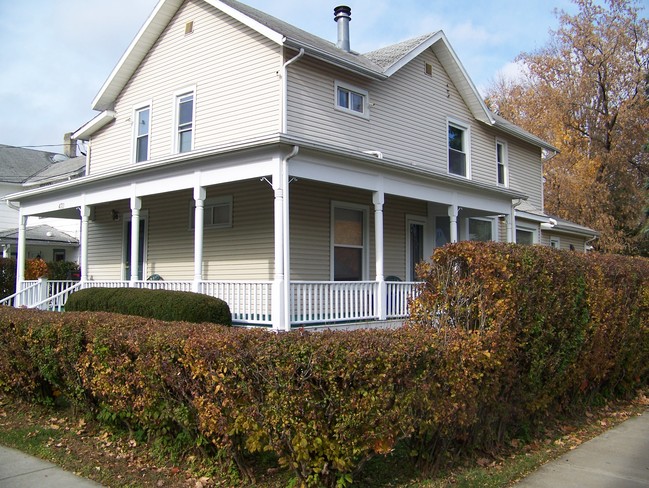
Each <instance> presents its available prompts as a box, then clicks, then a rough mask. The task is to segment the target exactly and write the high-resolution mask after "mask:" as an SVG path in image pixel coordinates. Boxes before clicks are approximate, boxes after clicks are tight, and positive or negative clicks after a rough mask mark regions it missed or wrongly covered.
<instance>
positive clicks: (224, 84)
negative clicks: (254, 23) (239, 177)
mask: <svg viewBox="0 0 649 488" xmlns="http://www.w3.org/2000/svg"><path fill="white" fill-rule="evenodd" d="M188 21H193V26H194V27H193V33H192V34H191V35H188V36H186V35H185V24H186V23H187V22H188ZM280 63H281V51H280V48H279V47H278V46H277V45H275V44H274V43H273V42H272V41H270V40H268V39H267V38H265V37H263V36H262V35H261V34H258V33H256V32H255V31H253V30H252V29H249V28H247V27H245V26H243V24H241V23H239V22H238V21H235V20H234V19H232V18H230V17H228V16H226V15H224V14H223V13H221V12H220V11H219V10H217V9H215V8H213V7H211V6H209V5H208V4H206V3H204V2H200V1H198V0H189V1H188V2H186V3H185V4H184V5H183V6H182V7H181V8H180V9H179V11H178V13H177V14H176V16H175V17H174V18H173V20H172V21H171V23H170V24H169V25H168V26H167V28H166V29H165V31H164V32H163V33H162V34H161V35H160V38H159V39H158V41H157V42H156V44H155V45H154V46H153V48H152V49H151V51H150V52H149V54H148V55H147V56H146V58H145V59H144V60H143V62H142V63H141V65H140V67H139V68H138V70H137V71H136V72H135V74H134V75H133V77H132V78H131V80H130V81H129V83H128V84H127V85H126V87H125V88H124V90H123V92H122V94H121V95H120V96H119V97H118V99H117V100H116V104H115V111H116V113H117V118H116V120H115V121H114V122H112V123H111V124H109V125H107V126H106V127H104V128H103V129H102V130H100V131H99V132H98V133H97V134H96V135H95V136H93V138H92V152H91V161H90V173H91V174H95V173H99V172H103V171H108V170H111V169H116V168H123V167H124V165H125V163H127V162H129V161H131V160H132V159H131V158H129V151H130V150H131V147H132V144H131V134H132V121H131V110H130V107H132V106H133V105H134V104H136V103H138V102H140V101H142V100H147V99H152V100H153V105H154V106H155V118H154V119H153V120H152V125H151V146H150V157H149V159H150V160H156V159H159V158H162V157H166V156H169V155H170V154H173V152H174V147H173V140H174V135H173V134H174V133H175V131H176V128H175V120H174V104H173V103H172V101H171V100H173V98H172V97H173V96H174V94H176V93H178V91H179V90H182V89H183V88H185V87H188V86H196V96H197V99H196V101H197V102H198V103H197V104H196V106H195V117H194V134H193V136H194V141H193V142H194V145H193V149H195V150H200V149H205V148H209V147H213V146H218V145H221V144H226V143H228V142H231V141H241V140H246V139H254V138H256V137H261V136H266V135H269V134H271V133H275V132H277V128H278V127H279V109H280V86H281V85H280V80H279V78H278V77H277V70H278V67H279V66H280Z"/></svg>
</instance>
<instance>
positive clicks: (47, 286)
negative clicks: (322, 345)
mask: <svg viewBox="0 0 649 488" xmlns="http://www.w3.org/2000/svg"><path fill="white" fill-rule="evenodd" d="M272 285H273V283H272V282H271V281H203V282H201V283H200V284H199V292H200V293H204V294H206V295H210V296H214V297H218V298H220V299H222V300H224V301H225V302H226V303H227V304H228V305H229V307H230V311H231V312H232V319H233V321H235V322H237V323H242V324H250V325H266V326H268V325H271V324H272V316H271V314H272ZM416 285H417V284H416V283H412V282H386V283H385V291H386V293H385V295H383V296H380V286H379V283H378V282H375V281H353V282H321V281H292V282H291V287H290V297H289V298H290V320H291V324H292V325H308V324H316V323H340V322H358V321H364V320H375V319H379V318H380V317H379V310H380V308H381V307H379V305H380V304H381V303H382V304H383V310H384V311H385V317H386V319H390V320H394V319H400V318H404V317H406V316H407V315H408V304H409V299H410V298H411V297H412V296H414V295H415V294H416V292H417V288H416ZM90 287H123V288H128V287H137V288H148V289H165V290H176V291H192V290H193V289H194V282H193V281H136V282H129V281H121V280H105V281H83V282H77V281H48V280H38V281H25V282H23V284H22V290H21V291H20V292H18V293H15V294H14V295H12V296H10V297H7V298H5V299H3V300H2V301H0V305H10V306H26V307H29V308H40V309H43V310H57V311H61V310H63V308H64V305H65V302H66V301H67V299H68V296H69V295H70V293H72V292H73V291H75V290H77V289H80V288H90Z"/></svg>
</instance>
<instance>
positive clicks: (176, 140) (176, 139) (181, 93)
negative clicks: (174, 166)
mask: <svg viewBox="0 0 649 488" xmlns="http://www.w3.org/2000/svg"><path fill="white" fill-rule="evenodd" d="M189 95H191V96H192V122H191V132H192V137H191V141H190V149H189V151H184V152H191V151H193V150H194V139H195V137H196V87H195V86H191V87H187V88H185V89H183V90H177V91H176V92H175V93H174V101H173V104H174V105H173V114H174V125H173V130H172V137H173V141H172V147H173V152H174V153H180V134H181V130H180V120H179V117H180V101H181V99H183V98H185V97H187V96H189Z"/></svg>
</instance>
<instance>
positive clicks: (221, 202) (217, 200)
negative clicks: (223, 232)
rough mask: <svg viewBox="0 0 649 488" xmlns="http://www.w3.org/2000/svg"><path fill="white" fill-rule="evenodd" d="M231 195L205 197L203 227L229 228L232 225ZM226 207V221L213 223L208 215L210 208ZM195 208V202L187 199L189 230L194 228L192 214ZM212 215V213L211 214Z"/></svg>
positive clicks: (193, 214)
mask: <svg viewBox="0 0 649 488" xmlns="http://www.w3.org/2000/svg"><path fill="white" fill-rule="evenodd" d="M232 202H233V198H232V195H224V196H220V197H213V198H206V199H205V202H204V204H203V209H204V210H203V212H204V213H203V229H229V228H231V227H232V207H233V204H232ZM222 206H227V207H228V219H227V221H226V222H219V223H214V219H213V218H212V219H209V218H208V215H209V212H210V210H211V211H213V210H214V208H216V207H222ZM195 210H196V202H195V201H194V200H190V201H189V230H194V222H195V220H194V216H195ZM212 215H214V214H212Z"/></svg>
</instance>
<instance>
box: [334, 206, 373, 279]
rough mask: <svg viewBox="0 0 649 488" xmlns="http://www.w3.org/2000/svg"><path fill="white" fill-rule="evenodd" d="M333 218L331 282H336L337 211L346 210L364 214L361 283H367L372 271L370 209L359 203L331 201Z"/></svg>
mask: <svg viewBox="0 0 649 488" xmlns="http://www.w3.org/2000/svg"><path fill="white" fill-rule="evenodd" d="M330 208H331V216H330V220H331V222H330V226H331V227H330V233H329V234H330V237H329V241H330V242H329V277H330V280H331V281H336V277H335V266H336V261H335V249H336V247H337V246H336V235H335V229H336V209H337V208H340V209H346V210H356V211H360V212H362V214H363V245H362V247H360V249H362V257H361V266H362V267H363V269H362V271H361V275H362V276H361V281H367V280H368V279H369V269H370V265H369V263H370V246H369V242H370V241H369V228H370V227H369V207H368V206H367V205H362V204H358V203H349V202H341V201H336V200H332V201H331V207H330ZM341 247H352V246H341ZM358 248H359V247H358V246H355V247H354V249H358Z"/></svg>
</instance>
